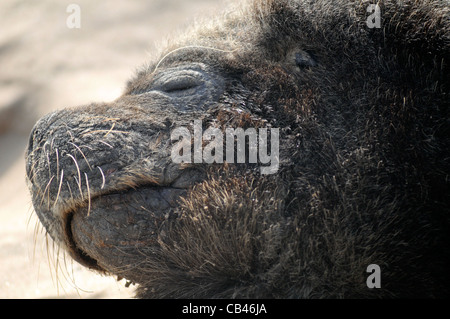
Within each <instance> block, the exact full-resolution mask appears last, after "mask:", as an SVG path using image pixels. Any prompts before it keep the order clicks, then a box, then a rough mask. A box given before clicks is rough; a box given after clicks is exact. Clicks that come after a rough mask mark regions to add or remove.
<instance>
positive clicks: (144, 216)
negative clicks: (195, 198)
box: [59, 181, 188, 281]
mask: <svg viewBox="0 0 450 319" xmlns="http://www.w3.org/2000/svg"><path fill="white" fill-rule="evenodd" d="M187 188H188V187H186V185H184V183H181V181H178V183H173V184H172V185H170V186H160V185H155V184H150V185H143V186H139V187H135V188H128V189H124V190H120V191H111V192H109V193H106V194H101V195H97V196H94V197H91V198H90V200H89V202H88V203H86V202H84V203H83V205H79V206H77V207H66V208H65V209H64V213H63V214H61V215H60V216H62V227H61V229H60V231H61V232H62V234H59V238H60V240H61V241H63V242H64V244H65V246H66V249H67V251H68V252H69V254H70V255H71V257H72V258H73V259H74V260H75V261H77V262H78V263H80V264H81V265H83V266H85V267H88V268H90V269H93V270H96V271H99V272H102V273H112V272H114V273H116V274H117V273H118V269H119V268H124V269H125V268H127V267H125V265H132V264H135V263H138V262H137V261H136V260H138V259H139V256H142V251H143V250H147V249H151V247H154V246H155V245H156V244H157V241H158V236H160V233H161V231H162V229H163V224H164V222H165V221H169V220H173V219H174V218H175V217H174V216H176V215H175V213H174V211H175V210H176V208H177V207H178V206H179V200H180V198H181V197H183V196H184V195H185V194H186V192H187ZM128 268H129V267H128ZM121 277H128V278H129V277H130V276H126V274H121ZM135 281H137V280H135Z"/></svg>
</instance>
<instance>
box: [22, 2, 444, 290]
mask: <svg viewBox="0 0 450 319" xmlns="http://www.w3.org/2000/svg"><path fill="white" fill-rule="evenodd" d="M368 5H369V3H368V2H361V1H326V0H321V1H313V2H309V1H300V0H298V1H294V0H291V1H289V0H283V1H270V0H260V1H254V2H252V3H251V4H250V5H249V6H248V7H247V8H245V9H239V10H235V11H233V12H232V13H230V14H228V15H227V16H225V17H224V18H223V19H221V20H217V21H214V23H211V24H202V25H200V26H197V27H195V28H193V31H191V32H189V33H187V35H186V36H185V37H184V38H180V39H177V40H176V41H174V42H172V43H170V44H169V45H168V47H167V49H166V50H165V51H163V52H162V53H161V54H160V56H159V58H157V59H155V60H154V61H153V62H152V63H149V64H148V65H147V66H146V67H144V68H143V69H142V70H141V71H140V72H138V74H137V75H136V76H135V78H134V79H132V80H131V81H130V82H129V83H128V86H127V89H126V91H125V93H124V95H123V96H122V97H121V98H119V99H118V100H117V101H115V102H113V103H111V104H108V105H106V104H105V105H89V106H85V107H81V108H78V109H68V110H66V111H63V112H60V113H56V114H53V115H52V116H49V117H46V118H44V119H43V120H41V122H40V123H38V124H37V125H36V127H35V130H34V132H33V134H32V140H31V144H30V151H29V153H28V158H27V161H28V169H27V172H28V177H29V179H30V189H31V191H32V194H33V196H34V204H35V208H36V210H37V212H38V215H40V218H41V220H42V221H43V224H44V225H45V226H46V227H47V229H48V230H49V233H50V235H51V236H52V237H53V238H54V239H55V240H56V241H58V242H61V244H62V245H65V246H66V248H67V249H68V250H69V251H70V252H71V254H72V255H73V256H74V258H76V259H77V260H79V261H80V262H81V263H83V264H85V265H87V266H89V267H91V268H94V269H97V270H101V271H106V272H109V273H113V274H116V275H119V276H124V277H126V278H127V279H130V280H132V281H135V282H137V283H139V284H140V288H139V290H138V296H140V297H196V298H223V297H259V298H330V297H331V298H342V297H344V298H355V297H358V298H359V297H363V298H365V297H374V298H379V297H448V296H449V287H450V285H449V284H450V278H449V275H448V269H449V266H450V264H449V260H450V258H449V257H450V256H449V254H450V252H449V249H448V248H449V244H450V238H449V235H450V233H449V230H450V223H449V222H450V216H449V213H450V198H449V196H450V195H449V194H450V187H449V186H450V185H449V173H450V164H449V158H450V153H449V151H450V137H449V133H450V129H449V124H450V123H449V100H450V99H449V96H448V95H449V92H450V81H449V78H448V74H449V71H450V69H449V61H448V56H450V54H449V53H450V22H449V11H450V10H449V5H448V2H446V1H438V0H426V1H401V2H394V1H380V2H379V5H380V8H381V12H382V16H381V17H382V22H381V28H380V29H377V28H374V29H371V28H368V27H367V25H366V20H367V18H368V16H369V15H370V13H368V12H367V6H368ZM198 62H200V63H203V64H205V65H207V66H208V68H207V69H206V70H204V75H203V76H205V77H207V78H208V79H209V80H208V81H207V84H205V85H206V86H205V89H204V90H205V92H206V93H204V95H202V96H200V97H198V95H199V93H196V92H197V91H195V90H196V88H194V89H192V90H194V91H192V90H191V91H188V93H185V91H184V90H180V91H181V92H178V91H177V92H175V93H173V92H170V94H174V97H173V98H171V100H170V101H173V103H172V102H170V101H169V102H167V101H168V100H166V98H165V97H164V96H165V95H164V96H163V95H161V94H159V93H158V92H159V91H158V92H157V93H158V94H157V93H152V92H154V90H156V89H155V85H156V84H158V83H159V82H158V76H160V74H163V75H164V74H165V73H164V72H169V71H167V70H170V69H171V68H181V69H183V68H189V66H190V65H192V63H198ZM176 70H178V69H176ZM175 72H178V71H175ZM202 72H203V71H202ZM155 83H156V84H155ZM162 85H163V87H164V83H162ZM183 89H184V88H183ZM163 91H164V90H163ZM219 91H220V96H218V95H217V94H218V93H217V92H219ZM148 92H150V93H148ZM189 92H191V93H189ZM192 92H194V93H192ZM167 94H169V93H167ZM202 94H203V93H202ZM180 101H181V102H180ZM186 101H190V102H189V103H191V104H192V105H194V107H193V110H192V111H191V112H186V113H178V112H176V111H173V110H172V107H174V106H175V108H179V109H183V108H184V107H186V105H187V104H189V103H188V102H186ZM205 103H206V104H205ZM183 110H184V109H183ZM180 114H181V115H180ZM101 117H103V121H100V120H99V119H100V118H101ZM198 118H201V119H202V120H203V123H204V125H206V124H205V123H207V124H208V126H209V125H214V126H217V127H219V128H225V127H237V126H239V127H244V128H245V127H266V126H270V127H277V128H280V169H279V171H278V173H277V174H274V175H267V176H261V175H260V174H259V170H258V166H257V165H255V164H239V165H231V164H224V165H218V164H216V165H206V164H202V165H199V164H195V165H193V164H192V165H186V166H184V170H183V172H190V174H191V175H189V176H190V177H187V179H186V180H187V181H190V186H189V187H188V188H187V189H186V192H185V193H183V195H182V196H181V199H180V201H179V202H178V204H177V205H173V206H171V207H170V209H169V208H167V210H166V211H165V213H164V214H160V215H158V214H157V213H155V212H154V211H153V210H151V209H150V208H149V206H145V205H144V204H142V203H143V202H140V200H141V199H140V198H141V197H133V196H135V194H136V193H138V194H140V193H141V192H142V194H143V195H142V196H147V195H146V194H147V192H150V191H151V192H153V191H154V188H155V187H156V186H157V185H159V186H158V187H168V184H167V180H168V177H167V176H168V175H167V174H169V173H170V174H175V175H176V176H184V175H183V174H184V173H180V171H178V168H177V167H176V166H173V165H172V164H171V162H170V160H169V159H168V155H167V151H168V150H169V149H170V148H169V147H170V143H168V142H167V141H168V140H169V132H170V130H171V129H173V128H174V127H177V126H180V125H189V123H192V121H193V120H194V119H198ZM108 119H109V120H108ZM111 119H115V120H111ZM111 121H113V122H114V123H115V125H114V126H113V127H112V126H111V123H112V122H111ZM61 123H65V124H64V125H63V124H61ZM102 123H103V124H102ZM67 127H69V128H67ZM113 128H114V130H113ZM86 130H88V131H89V130H95V132H103V133H102V135H101V136H102V138H103V140H102V141H103V142H104V143H109V144H111V146H112V148H111V149H109V148H105V146H104V145H103V146H102V145H100V142H99V140H100V137H92V138H91V139H88V138H87V137H86V136H85V135H83V134H86ZM108 130H109V131H110V132H114V131H115V132H116V133H115V135H114V136H111V135H113V133H111V135H108V134H109V133H108V134H106V135H105V133H106V132H108ZM67 132H70V134H67ZM124 132H125V133H124ZM96 134H100V133H96ZM69 135H70V136H72V141H73V143H76V144H77V145H87V146H89V147H86V149H85V150H86V157H87V158H88V159H89V161H90V162H91V165H98V166H101V165H104V163H105V161H106V162H107V164H108V165H111V169H114V170H111V171H110V173H109V174H110V175H108V174H103V173H102V174H103V177H102V175H100V173H99V172H98V170H97V171H96V172H93V171H92V172H91V173H89V172H88V169H87V168H86V167H84V168H83V167H82V166H83V165H84V164H83V163H84V160H83V159H82V157H80V156H78V164H79V166H80V167H79V169H78V173H79V174H78V173H77V171H76V169H75V168H74V160H71V159H70V158H69V159H67V161H66V162H63V161H62V160H61V162H60V164H59V165H60V166H61V167H64V168H65V169H66V170H67V171H70V170H72V175H71V176H75V177H77V175H79V176H81V177H83V176H82V175H83V174H81V173H80V171H81V172H88V173H86V178H85V179H86V184H88V185H84V184H80V183H78V184H77V183H75V181H71V180H69V177H66V178H67V185H69V187H66V183H62V182H61V183H60V184H59V183H57V182H52V181H51V180H50V181H49V179H50V176H51V175H52V172H53V171H52V168H50V167H47V166H45V165H46V164H45V163H46V158H51V159H54V158H55V155H54V154H55V152H54V151H51V153H50V155H48V154H47V155H48V156H45V153H43V155H42V154H41V153H42V151H39V150H41V149H42V148H43V146H42V145H43V143H44V142H43V141H45V140H49V139H51V138H53V139H54V140H55V142H54V145H52V147H53V149H55V148H57V147H59V150H60V152H63V150H64V151H66V152H74V153H76V150H75V149H74V148H73V147H72V146H65V145H67V144H66V143H65V142H64V141H65V140H66V139H68V138H69ZM64 136H65V137H64ZM93 136H94V135H93ZM95 136H100V135H95ZM141 136H143V137H141ZM40 141H41V142H40ZM148 148H150V149H152V151H154V152H152V153H146V150H147V149H148ZM88 149H90V151H89V150H88ZM105 149H106V150H105ZM94 151H96V152H94ZM102 152H105V153H102ZM61 158H62V157H61ZM86 161H88V160H87V159H86ZM108 165H105V166H108ZM41 166H42V167H41ZM84 166H86V165H84ZM108 167H109V166H108ZM161 167H163V168H164V169H161ZM55 172H56V171H55ZM111 172H112V173H111ZM161 172H163V173H161ZM68 174H69V173H67V174H65V176H69V175H68ZM170 174H169V175H170ZM177 174H178V175H177ZM54 175H55V176H56V173H54ZM105 175H107V176H106V177H105ZM175 175H170V176H175ZM116 176H117V179H116ZM56 177H58V176H56ZM55 180H56V181H57V180H58V178H56V179H55ZM60 180H61V181H62V178H61V179H60ZM74 180H75V179H74ZM88 180H89V181H90V183H88ZM105 181H106V183H105ZM102 184H106V186H105V185H103V186H104V188H103V187H100V185H102ZM59 185H62V186H59ZM70 185H72V186H70ZM171 185H172V184H171ZM46 186H47V187H46ZM78 186H79V189H80V192H79V193H78ZM85 187H87V189H88V190H90V194H91V195H92V194H94V195H92V196H90V197H89V199H86V198H85V197H83V196H80V195H81V193H82V192H83V189H84V188H85ZM69 188H70V190H71V192H70V193H69ZM156 189H160V188H156ZM111 192H112V193H113V195H111V196H119V197H117V200H116V199H114V198H115V197H111V196H110V195H109V194H110V193H111ZM47 193H48V196H45V195H46V194H47ZM56 194H58V196H56ZM151 194H153V193H151ZM108 196H109V197H108ZM120 196H122V197H120ZM148 196H150V195H148ZM151 196H154V195H151ZM155 196H156V195H155ZM158 196H159V195H158ZM46 197H47V199H46ZM91 198H92V202H91ZM98 198H99V199H98ZM131 199H132V200H131ZM108 201H110V204H109V205H108ZM112 203H114V204H112ZM142 205H144V206H142ZM151 205H153V202H151ZM151 205H150V206H151ZM45 206H47V208H45ZM51 206H53V207H54V208H53V209H51ZM60 207H62V208H60ZM74 207H76V208H74ZM152 207H153V206H152ZM165 209H166V208H165ZM150 211H151V214H150V215H151V217H149V216H150V215H149V214H148V212H150ZM124 212H126V213H127V214H128V216H134V217H129V218H128V220H126V221H125V220H124V221H123V222H122V219H120V222H119V218H122V217H120V216H122V215H123V214H124ZM119 213H120V214H122V215H120V214H119ZM133 214H136V215H133ZM67 216H69V217H70V218H69V217H67ZM106 217H107V218H109V223H110V224H114V223H115V222H117V226H116V227H117V228H118V229H119V227H122V226H120V225H122V224H121V223H124V224H127V223H130V225H137V221H139V220H140V219H141V218H142V221H145V223H147V224H146V225H150V224H151V225H152V226H151V227H150V226H146V228H142V229H141V228H139V232H137V231H134V230H133V228H132V227H131V226H130V228H125V230H123V231H121V232H119V231H117V233H114V232H111V233H110V230H109V228H108V230H107V231H106V230H103V228H101V227H100V226H98V225H102V224H101V221H102V220H103V219H105V218H106ZM96 218H98V219H96ZM130 218H131V219H133V218H134V219H133V221H130ZM119 224H120V225H119ZM58 225H63V226H58ZM67 225H69V226H67ZM65 227H66V228H65ZM67 227H69V229H71V230H70V231H67V230H66V231H64V229H68V228H67ZM99 229H100V230H99ZM84 233H86V234H88V235H89V236H88V237H89V239H88V240H87V239H85V234H84ZM105 233H107V235H108V236H105V235H104V234H105ZM63 234H66V235H63ZM123 234H126V236H125V237H122V236H124V235H123ZM64 236H66V237H64ZM72 237H73V238H72ZM114 237H117V238H120V241H113V240H114ZM64 238H66V239H64ZM124 238H125V239H126V240H127V242H131V243H134V245H129V244H127V245H125V244H124V245H123V246H122V243H123V242H124V240H125V239H124ZM118 260H119V261H120V262H118ZM370 264H378V265H379V266H380V267H381V280H382V288H380V289H369V288H368V287H367V285H366V279H367V277H368V276H369V274H368V273H367V272H366V268H367V266H369V265H370Z"/></svg>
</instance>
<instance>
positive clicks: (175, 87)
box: [161, 75, 201, 93]
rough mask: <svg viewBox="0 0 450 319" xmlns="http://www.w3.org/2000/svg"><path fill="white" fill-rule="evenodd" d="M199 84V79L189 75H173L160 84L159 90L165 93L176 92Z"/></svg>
mask: <svg viewBox="0 0 450 319" xmlns="http://www.w3.org/2000/svg"><path fill="white" fill-rule="evenodd" d="M200 84H201V80H200V79H198V78H195V77H192V76H189V75H181V76H179V77H173V78H171V79H169V80H168V81H167V82H165V83H164V84H163V85H162V86H161V91H164V92H166V93H177V92H182V91H186V90H189V89H193V88H196V87H197V86H199V85H200Z"/></svg>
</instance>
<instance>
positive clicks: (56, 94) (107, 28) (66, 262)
mask: <svg viewBox="0 0 450 319" xmlns="http://www.w3.org/2000/svg"><path fill="white" fill-rule="evenodd" d="M71 3H76V4H77V5H79V8H80V9H81V20H80V21H81V25H80V26H81V27H80V28H79V29H78V28H74V29H70V28H68V27H67V23H66V22H67V19H68V17H69V16H70V14H71V13H72V12H69V13H67V12H66V9H67V7H68V5H69V4H71ZM226 3H227V1H224V0H190V1H186V0H184V1H183V0H146V1H130V0H115V1H106V0H101V1H87V0H75V1H74V0H70V1H62V0H40V1H26V0H22V1H21V0H2V1H1V2H0V298H128V297H130V296H132V294H133V288H132V287H131V288H126V287H125V282H124V281H119V282H117V281H116V280H115V279H114V278H111V277H104V276H100V275H97V274H95V273H93V272H91V271H88V270H86V269H84V268H83V267H81V266H79V265H78V264H76V263H74V262H72V261H71V260H70V258H69V257H66V258H64V254H63V253H58V251H57V249H55V248H52V247H53V245H52V243H51V242H50V243H48V244H46V241H45V236H44V232H43V230H42V227H36V225H38V221H37V218H36V217H35V216H34V214H33V209H32V206H31V200H30V197H29V194H28V191H27V188H26V184H25V163H24V150H25V147H26V145H27V141H28V134H29V132H30V130H31V128H32V126H33V124H34V123H35V121H36V120H37V119H38V118H39V117H40V116H42V115H44V114H45V113H48V112H50V111H52V110H55V109H60V108H64V107H66V106H75V105H80V104H86V103H89V102H95V101H97V102H100V101H111V100H114V99H115V98H116V97H117V96H119V95H120V93H121V91H122V89H123V87H124V84H125V83H126V81H127V80H128V79H129V78H130V77H131V75H132V74H133V72H134V71H135V70H136V68H137V67H139V66H140V65H142V64H143V63H145V61H146V59H147V58H148V56H149V52H152V51H154V50H155V48H156V47H157V45H156V43H158V42H159V41H161V40H162V39H163V38H164V37H165V36H167V35H168V34H170V33H174V32H178V31H177V30H182V29H183V28H184V27H185V26H186V25H188V24H189V23H190V22H192V21H193V20H194V19H195V18H196V17H198V16H202V15H209V14H211V13H214V12H215V11H218V10H220V9H221V8H222V7H223V6H224V5H225V4H226Z"/></svg>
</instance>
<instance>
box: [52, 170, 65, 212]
mask: <svg viewBox="0 0 450 319" xmlns="http://www.w3.org/2000/svg"><path fill="white" fill-rule="evenodd" d="M63 179H64V170H63V169H61V179H60V181H59V187H58V194H56V199H55V203H54V204H53V208H54V207H55V206H56V203H57V202H58V199H59V194H60V193H61V186H62V182H63Z"/></svg>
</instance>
